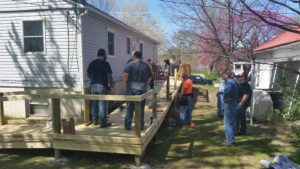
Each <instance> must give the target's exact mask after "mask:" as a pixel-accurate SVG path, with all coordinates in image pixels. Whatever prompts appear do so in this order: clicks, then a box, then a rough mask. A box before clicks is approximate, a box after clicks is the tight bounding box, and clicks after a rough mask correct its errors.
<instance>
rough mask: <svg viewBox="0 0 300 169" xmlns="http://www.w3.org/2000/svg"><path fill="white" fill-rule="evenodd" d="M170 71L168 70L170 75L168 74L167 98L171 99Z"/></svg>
mask: <svg viewBox="0 0 300 169" xmlns="http://www.w3.org/2000/svg"><path fill="white" fill-rule="evenodd" d="M169 74H170V73H169V72H168V76H167V84H166V99H167V100H169V99H170V76H169Z"/></svg>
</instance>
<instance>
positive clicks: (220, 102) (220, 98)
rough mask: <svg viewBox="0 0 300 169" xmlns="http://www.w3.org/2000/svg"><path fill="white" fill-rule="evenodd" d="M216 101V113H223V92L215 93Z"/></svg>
mask: <svg viewBox="0 0 300 169" xmlns="http://www.w3.org/2000/svg"><path fill="white" fill-rule="evenodd" d="M217 98H218V101H217V107H218V111H217V113H218V115H219V116H220V115H224V94H223V93H221V92H219V93H218V95H217Z"/></svg>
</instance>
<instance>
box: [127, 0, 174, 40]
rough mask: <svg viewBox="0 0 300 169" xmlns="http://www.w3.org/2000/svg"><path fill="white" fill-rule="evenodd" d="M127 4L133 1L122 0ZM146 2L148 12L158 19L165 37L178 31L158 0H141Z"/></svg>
mask: <svg viewBox="0 0 300 169" xmlns="http://www.w3.org/2000/svg"><path fill="white" fill-rule="evenodd" d="M123 1H125V2H126V1H127V2H133V1H135V0H123ZM143 1H145V2H146V4H147V6H148V7H149V12H150V14H151V15H152V16H153V17H156V18H159V20H160V23H161V25H162V28H163V29H164V31H165V33H166V35H167V36H168V35H171V34H172V32H174V31H176V30H177V29H178V26H176V25H174V24H172V23H171V22H170V21H169V19H168V17H167V15H166V12H165V11H164V9H163V7H162V3H163V2H161V1H160V0H143Z"/></svg>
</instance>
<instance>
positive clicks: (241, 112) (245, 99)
mask: <svg viewBox="0 0 300 169" xmlns="http://www.w3.org/2000/svg"><path fill="white" fill-rule="evenodd" d="M238 80H239V83H240V85H241V88H242V92H241V94H240V96H239V104H238V110H237V119H236V132H237V134H238V135H244V134H246V132H247V121H246V110H247V108H248V107H249V106H250V104H251V98H252V88H251V86H250V84H249V83H248V81H247V74H246V73H243V74H241V75H239V76H238Z"/></svg>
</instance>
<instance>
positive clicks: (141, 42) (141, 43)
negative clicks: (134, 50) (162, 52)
mask: <svg viewBox="0 0 300 169" xmlns="http://www.w3.org/2000/svg"><path fill="white" fill-rule="evenodd" d="M141 45H142V48H141ZM141 49H142V50H141ZM139 51H140V52H141V53H142V55H143V54H144V43H143V41H140V43H139Z"/></svg>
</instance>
